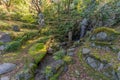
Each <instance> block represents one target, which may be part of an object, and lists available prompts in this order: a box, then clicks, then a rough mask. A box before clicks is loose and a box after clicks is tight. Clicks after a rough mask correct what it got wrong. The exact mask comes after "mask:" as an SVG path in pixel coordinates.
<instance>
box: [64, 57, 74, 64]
mask: <svg viewBox="0 0 120 80" xmlns="http://www.w3.org/2000/svg"><path fill="white" fill-rule="evenodd" d="M63 60H64V61H65V62H67V63H69V62H71V61H72V58H71V57H70V56H64V57H63Z"/></svg>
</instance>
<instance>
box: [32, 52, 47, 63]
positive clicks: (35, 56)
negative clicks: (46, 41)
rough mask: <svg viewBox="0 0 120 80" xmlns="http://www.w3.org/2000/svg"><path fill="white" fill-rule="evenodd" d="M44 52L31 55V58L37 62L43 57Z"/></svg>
mask: <svg viewBox="0 0 120 80" xmlns="http://www.w3.org/2000/svg"><path fill="white" fill-rule="evenodd" d="M45 55H46V54H45V52H44V53H39V54H37V55H33V60H34V63H35V64H38V63H39V62H40V61H41V60H42V59H43V58H44V57H45Z"/></svg>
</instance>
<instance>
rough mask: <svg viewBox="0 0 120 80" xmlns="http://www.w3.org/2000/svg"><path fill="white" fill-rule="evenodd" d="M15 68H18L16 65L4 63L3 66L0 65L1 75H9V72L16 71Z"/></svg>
mask: <svg viewBox="0 0 120 80" xmlns="http://www.w3.org/2000/svg"><path fill="white" fill-rule="evenodd" d="M15 67H16V65H15V64H12V63H3V64H0V75H1V74H4V73H8V72H10V71H12V70H14V69H15Z"/></svg>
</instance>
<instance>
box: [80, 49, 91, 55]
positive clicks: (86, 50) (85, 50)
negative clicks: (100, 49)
mask: <svg viewBox="0 0 120 80" xmlns="http://www.w3.org/2000/svg"><path fill="white" fill-rule="evenodd" d="M89 53H90V49H88V48H83V49H82V54H89Z"/></svg>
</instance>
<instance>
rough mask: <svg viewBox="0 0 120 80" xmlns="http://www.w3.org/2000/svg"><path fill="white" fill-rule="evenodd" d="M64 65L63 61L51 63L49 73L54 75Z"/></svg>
mask: <svg viewBox="0 0 120 80" xmlns="http://www.w3.org/2000/svg"><path fill="white" fill-rule="evenodd" d="M63 65H64V61H63V60H57V61H55V62H53V63H52V64H50V67H51V69H52V70H51V71H52V72H53V73H56V72H57V70H58V69H59V68H60V67H61V66H63Z"/></svg>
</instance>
